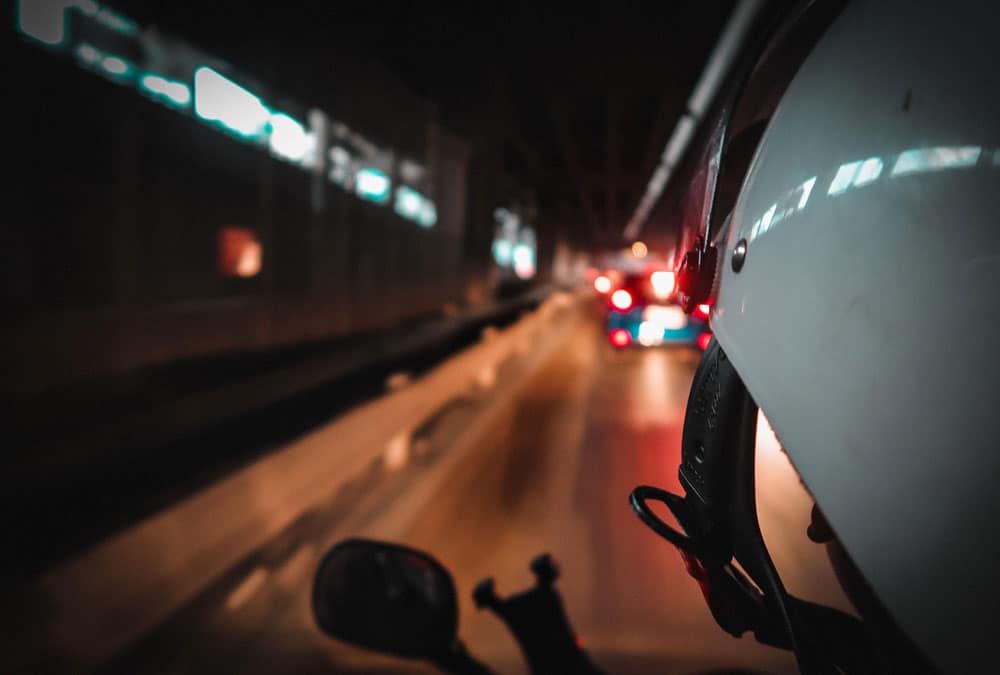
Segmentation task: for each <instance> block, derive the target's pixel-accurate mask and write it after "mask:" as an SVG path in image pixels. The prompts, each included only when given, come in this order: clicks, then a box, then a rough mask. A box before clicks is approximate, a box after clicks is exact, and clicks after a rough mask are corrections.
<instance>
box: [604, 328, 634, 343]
mask: <svg viewBox="0 0 1000 675" xmlns="http://www.w3.org/2000/svg"><path fill="white" fill-rule="evenodd" d="M608 340H610V341H611V344H613V345H614V346H615V347H628V346H629V343H631V342H632V336H631V334H629V332H628V331H627V330H625V329H624V328H615V329H614V330H613V331H611V332H610V333H608Z"/></svg>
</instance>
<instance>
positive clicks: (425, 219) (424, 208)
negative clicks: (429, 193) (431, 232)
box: [417, 197, 438, 227]
mask: <svg viewBox="0 0 1000 675" xmlns="http://www.w3.org/2000/svg"><path fill="white" fill-rule="evenodd" d="M437 219H438V212H437V207H436V206H434V202H432V201H431V200H430V199H427V198H426V197H424V203H423V204H422V205H421V207H420V215H419V216H418V217H417V223H419V224H420V225H421V226H423V227H434V225H435V224H436V223H437Z"/></svg>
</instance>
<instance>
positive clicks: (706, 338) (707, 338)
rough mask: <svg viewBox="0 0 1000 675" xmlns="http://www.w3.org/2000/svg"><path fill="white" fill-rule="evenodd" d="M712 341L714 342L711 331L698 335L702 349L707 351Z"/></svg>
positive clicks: (699, 346) (699, 345)
mask: <svg viewBox="0 0 1000 675" xmlns="http://www.w3.org/2000/svg"><path fill="white" fill-rule="evenodd" d="M710 342H712V334H711V333H702V334H701V335H699V336H698V348H699V349H701V351H705V350H706V349H708V345H709V343H710Z"/></svg>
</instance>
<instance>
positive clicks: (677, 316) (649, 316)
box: [642, 305, 688, 330]
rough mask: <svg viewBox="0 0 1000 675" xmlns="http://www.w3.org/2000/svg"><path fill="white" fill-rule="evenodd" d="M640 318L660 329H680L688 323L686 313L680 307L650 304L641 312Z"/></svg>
mask: <svg viewBox="0 0 1000 675" xmlns="http://www.w3.org/2000/svg"><path fill="white" fill-rule="evenodd" d="M642 318H643V319H644V320H646V321H649V322H650V323H654V324H656V325H657V326H659V327H660V328H661V329H668V330H680V329H681V328H684V327H685V326H687V325H688V318H687V314H685V313H684V310H682V309H681V308H680V307H676V306H672V307H657V306H656V305H650V306H649V307H647V308H646V309H645V310H643V312H642Z"/></svg>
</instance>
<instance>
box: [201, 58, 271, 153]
mask: <svg viewBox="0 0 1000 675" xmlns="http://www.w3.org/2000/svg"><path fill="white" fill-rule="evenodd" d="M194 111H195V113H196V114H197V115H198V116H199V117H201V118H202V119H205V120H209V121H212V122H217V123H219V124H221V125H222V126H224V127H226V128H227V129H230V130H231V131H234V132H236V133H238V134H240V135H241V136H244V137H255V136H259V135H261V134H262V132H263V130H264V125H265V124H266V123H267V120H268V117H269V116H270V114H271V113H270V111H269V110H268V109H267V107H266V106H265V105H264V104H263V103H261V100H260V99H259V98H258V97H257V96H255V95H253V94H252V93H250V92H249V91H247V90H246V89H244V88H243V87H241V86H240V85H238V84H236V83H235V82H233V81H232V80H230V79H229V78H227V77H224V76H223V75H220V74H219V73H217V72H216V71H214V70H212V69H211V68H209V67H208V66H201V67H199V68H198V69H196V70H195V71H194Z"/></svg>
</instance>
